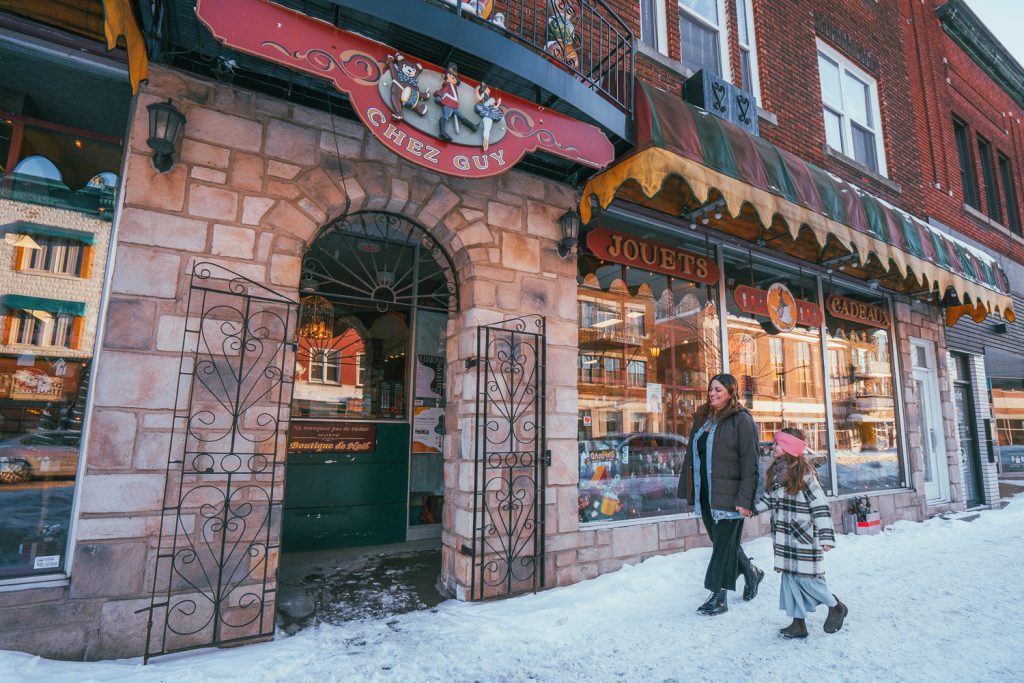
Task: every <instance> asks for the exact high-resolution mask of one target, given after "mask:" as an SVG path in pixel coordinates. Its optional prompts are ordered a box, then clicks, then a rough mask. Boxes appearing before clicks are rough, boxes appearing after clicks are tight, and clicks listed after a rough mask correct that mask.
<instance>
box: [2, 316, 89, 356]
mask: <svg viewBox="0 0 1024 683" xmlns="http://www.w3.org/2000/svg"><path fill="white" fill-rule="evenodd" d="M82 322H83V318H81V317H79V316H73V315H68V314H66V313H50V312H49V311H11V312H10V313H9V314H8V315H7V320H6V326H7V329H6V334H5V341H6V343H7V344H17V345H22V346H36V347H56V348H65V349H70V348H78V342H79V337H80V335H81V326H82Z"/></svg>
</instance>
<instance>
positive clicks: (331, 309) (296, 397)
mask: <svg viewBox="0 0 1024 683" xmlns="http://www.w3.org/2000/svg"><path fill="white" fill-rule="evenodd" d="M452 272H453V271H452V268H451V263H450V261H448V259H447V256H446V255H445V254H444V253H443V252H442V251H441V250H440V249H439V247H438V246H437V245H436V243H435V242H434V241H433V239H432V238H431V237H430V236H429V235H428V234H427V233H426V232H424V231H423V230H422V228H419V227H418V226H417V225H415V224H413V223H411V222H410V221H407V220H406V219H404V218H401V217H399V216H395V215H392V214H386V213H376V212H370V213H362V214H356V215H354V216H350V217H348V218H347V219H345V220H343V221H340V222H338V223H336V224H333V225H331V226H329V227H328V228H326V229H325V230H324V231H323V232H322V233H321V235H320V236H319V237H318V238H317V239H316V241H315V242H314V243H313V245H312V246H311V247H310V249H309V251H308V252H307V254H306V256H305V258H304V259H303V273H302V285H301V299H300V303H301V312H300V315H299V325H298V333H297V335H296V336H297V339H298V349H297V353H296V366H295V384H294V392H293V397H292V406H291V423H290V427H289V435H288V464H287V470H286V478H285V493H284V512H283V529H282V548H283V550H285V551H286V552H289V551H306V550H322V549H329V548H344V547H354V546H369V545H380V544H386V543H399V542H405V541H409V540H423V539H430V538H437V539H440V536H441V524H440V522H441V511H442V507H443V504H444V476H443V462H444V457H443V454H442V438H443V430H444V408H445V388H444V377H445V345H446V328H447V323H448V313H449V309H450V308H454V307H455V305H456V294H457V292H456V289H455V285H454V278H453V275H452Z"/></svg>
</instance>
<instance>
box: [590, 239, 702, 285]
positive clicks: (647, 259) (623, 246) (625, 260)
mask: <svg viewBox="0 0 1024 683" xmlns="http://www.w3.org/2000/svg"><path fill="white" fill-rule="evenodd" d="M587 246H588V247H589V248H590V250H591V251H592V252H594V255H596V256H597V257H599V258H601V259H604V260H605V261H611V262H612V263H621V264H623V265H626V266H633V267H636V268H643V269H644V270H650V271H653V272H655V273H663V274H664V275H671V276H672V277H678V278H682V279H683V280H689V281H691V282H700V283H703V284H706V285H715V284H718V264H716V263H715V262H714V260H713V259H712V258H711V257H709V256H705V255H703V254H696V253H694V252H692V251H686V250H685V249H680V248H679V247H672V246H669V245H667V244H659V243H657V242H652V241H650V240H645V239H642V238H640V237H633V236H632V235H623V234H620V233H617V232H612V231H611V230H607V229H605V228H597V229H595V230H591V231H590V233H589V234H588V235H587Z"/></svg>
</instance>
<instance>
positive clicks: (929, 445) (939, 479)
mask: <svg viewBox="0 0 1024 683" xmlns="http://www.w3.org/2000/svg"><path fill="white" fill-rule="evenodd" d="M910 355H911V358H912V360H913V364H914V393H915V394H916V395H917V403H918V408H919V409H920V413H921V450H922V453H923V456H924V493H925V498H926V499H927V500H928V502H929V503H939V502H944V501H948V500H949V467H947V464H946V439H945V432H944V430H943V427H942V411H941V409H940V408H939V406H940V405H941V401H940V397H939V377H938V372H937V371H936V367H935V347H934V345H933V344H932V343H931V342H927V341H924V340H920V339H915V340H912V341H911V342H910Z"/></svg>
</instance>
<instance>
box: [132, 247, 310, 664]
mask: <svg viewBox="0 0 1024 683" xmlns="http://www.w3.org/2000/svg"><path fill="white" fill-rule="evenodd" d="M297 307H298V304H297V302H295V301H293V300H291V299H289V298H287V297H284V296H282V295H280V294H278V293H277V292H274V291H272V290H270V289H267V288H266V287H264V286H263V285H260V284H259V283H256V282H253V281H251V280H248V279H247V278H245V277H242V276H241V275H238V274H237V273H233V272H231V271H229V270H226V269H224V268H222V267H221V266H218V265H216V264H212V263H205V262H200V263H196V264H195V265H194V266H193V270H192V281H191V287H190V289H189V296H188V303H187V310H188V312H187V316H186V321H185V332H184V339H183V342H182V353H181V362H180V366H179V382H178V393H177V396H176V398H175V411H174V430H173V434H172V438H171V446H170V450H169V454H168V464H167V480H166V481H167V484H166V486H167V490H166V493H165V500H166V501H167V503H166V505H167V507H165V509H164V514H163V523H162V524H161V532H160V539H159V542H158V551H157V559H156V567H155V571H154V575H153V592H152V598H151V601H150V606H149V608H148V609H149V611H150V619H149V622H148V625H147V635H146V651H145V659H146V660H147V661H148V659H149V657H151V656H154V655H160V654H166V653H169V652H177V651H181V650H188V649H193V648H196V647H205V646H208V645H218V644H226V643H232V642H241V641H244V640H249V639H254V638H260V637H263V636H266V635H269V634H270V633H272V632H273V611H272V605H273V593H274V576H273V575H272V573H271V569H272V568H271V567H270V563H269V557H270V556H271V553H273V552H275V551H276V550H277V548H278V545H277V544H278V541H277V539H276V538H275V537H274V535H273V534H272V533H271V531H272V530H271V520H272V519H274V517H275V515H279V514H280V513H279V511H280V506H281V500H280V495H281V492H280V486H279V485H278V482H277V476H278V474H279V469H280V466H281V465H282V459H281V453H280V452H279V450H278V449H279V448H280V445H279V444H280V439H279V438H278V437H279V436H280V431H281V429H282V426H283V424H284V415H283V413H282V411H283V409H284V405H285V402H286V401H287V398H288V396H290V394H291V391H290V384H291V382H292V379H291V378H290V377H289V375H288V373H286V372H285V367H286V366H287V365H286V364H287V363H288V361H289V360H290V359H291V358H292V357H291V355H290V350H291V348H292V347H291V340H292V339H293V338H294V334H295V329H294V328H295V326H296V324H297V320H296V315H295V314H296V309H297Z"/></svg>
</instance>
